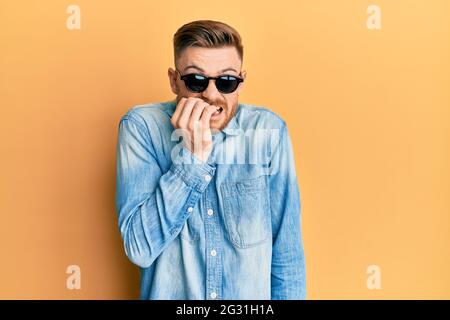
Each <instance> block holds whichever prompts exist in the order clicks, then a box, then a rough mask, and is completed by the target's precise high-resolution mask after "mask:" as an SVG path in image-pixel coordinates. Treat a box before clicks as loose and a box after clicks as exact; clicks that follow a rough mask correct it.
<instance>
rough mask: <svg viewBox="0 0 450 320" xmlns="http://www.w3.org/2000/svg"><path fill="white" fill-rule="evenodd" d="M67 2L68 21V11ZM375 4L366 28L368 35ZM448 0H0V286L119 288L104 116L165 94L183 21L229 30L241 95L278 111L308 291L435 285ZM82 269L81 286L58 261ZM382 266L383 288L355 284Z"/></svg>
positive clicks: (378, 294) (444, 254) (123, 279)
mask: <svg viewBox="0 0 450 320" xmlns="http://www.w3.org/2000/svg"><path fill="white" fill-rule="evenodd" d="M70 4H76V5H79V6H80V9H81V30H73V31H71V30H68V29H67V28H66V19H67V18H68V17H69V14H67V13H66V9H67V7H68V6H69V5H70ZM370 4H376V5H379V6H380V8H381V10H382V28H381V30H368V29H367V27H366V20H367V17H368V14H367V13H366V10H367V7H368V6H369V5H370ZM449 12H450V2H449V1H446V0H441V1H439V0H432V1H428V0H427V1H425V0H420V1H419V0H414V1H413V0H408V1H406V0H404V1H387V0H377V1H374V2H372V1H362V0H359V1H358V0H345V1H332V0H330V1H323V0H321V1H318V0H314V1H294V0H292V1H261V0H259V1H236V0H228V1H221V2H214V1H188V2H186V1H150V0H148V1H144V0H141V1H136V0H132V1H103V0H102V1H100V0H96V1H88V0H77V1H75V0H74V1H42V0H39V1H38V0H29V1H23V0H22V1H16V0H14V1H13V0H10V1H7V0H1V1H0V45H1V50H0V103H1V114H0V119H1V120H0V123H1V125H0V141H1V149H0V150H1V151H0V154H1V158H0V159H1V160H0V161H1V165H0V214H1V223H0V254H1V262H0V298H7V299H9V298H25V299H29V298H42V299H47V298H51V299H54V298H62V299H82V298H83V299H84V298H97V299H109V298H119V299H122V298H123V299H130V298H131V299H132V298H137V297H138V295H139V272H138V269H137V267H134V266H133V265H132V264H131V263H130V262H128V260H127V258H126V257H125V255H124V252H123V245H122V241H121V239H120V235H119V231H118V228H117V220H116V214H115V211H114V188H115V148H116V142H117V141H116V138H117V129H118V126H117V125H118V120H119V119H120V117H121V115H123V114H124V113H125V112H126V110H128V109H129V108H130V107H131V106H133V105H136V104H142V103H148V102H156V101H165V100H169V99H172V98H173V95H172V93H171V91H170V89H169V82H168V79H167V75H166V73H167V68H168V67H170V66H172V65H173V62H172V61H173V60H172V58H173V57H172V42H171V41H172V36H173V34H174V33H175V31H176V30H177V28H178V27H180V26H181V25H182V24H184V23H187V22H189V21H192V20H197V19H214V20H220V21H224V22H226V23H229V24H230V25H232V26H234V27H235V28H236V29H237V30H238V31H239V32H240V33H241V36H242V37H243V41H244V50H245V52H244V68H245V69H246V70H247V72H248V78H247V81H246V84H245V89H244V92H243V95H242V96H241V102H246V103H253V104H259V105H263V106H266V107H268V108H270V109H272V110H274V111H275V112H277V113H278V114H280V115H281V116H282V117H283V118H284V119H286V120H287V123H288V127H289V130H290V134H291V137H292V140H293V143H294V149H295V155H296V163H297V171H298V177H299V183H300V189H301V200H302V212H303V217H302V219H303V237H304V242H305V252H306V259H307V291H308V298H310V299H330V298H343V299H347V298H357V299H359V298H361V299H372V298H373V299H380V298H387V299H392V298H426V299H431V298H447V299H448V298H450V272H449V271H450V250H449V244H450V236H449V231H448V230H449V229H450V228H449V226H450V197H449V196H450V194H449V193H450V191H449V190H450V170H449V169H450V157H449V155H450V152H449V150H450V146H449V137H450V112H449V109H450V90H449V89H450V20H449V17H448V13H449ZM72 264H76V265H79V266H80V267H81V290H68V289H67V288H66V279H67V277H68V274H66V268H67V266H69V265H72ZM372 264H375V265H378V266H380V268H381V283H382V288H381V290H369V289H368V288H367V286H366V280H367V277H368V275H367V274H366V268H367V267H368V266H369V265H372Z"/></svg>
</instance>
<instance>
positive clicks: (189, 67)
mask: <svg viewBox="0 0 450 320" xmlns="http://www.w3.org/2000/svg"><path fill="white" fill-rule="evenodd" d="M191 68H192V69H197V70H198V71H201V72H205V70H203V69H202V68H200V67H198V66H196V65H195V64H192V65H189V66H187V67H186V68H184V71H186V70H187V69H191ZM226 71H234V72H236V73H238V72H237V71H236V69H234V68H225V69H223V70H221V71H220V72H221V73H222V72H226Z"/></svg>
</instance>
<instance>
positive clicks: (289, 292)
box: [116, 101, 306, 300]
mask: <svg viewBox="0 0 450 320" xmlns="http://www.w3.org/2000/svg"><path fill="white" fill-rule="evenodd" d="M175 106H176V105H175V101H166V102H162V103H152V104H146V105H138V106H135V107H133V108H131V109H130V110H128V112H127V113H126V114H125V115H124V116H123V117H122V118H121V120H120V123H119V125H118V127H119V128H118V129H119V132H118V144H117V177H116V178H117V181H116V211H117V215H118V223H119V229H120V233H121V236H122V239H123V242H124V249H125V253H126V255H127V256H128V258H129V259H130V260H131V261H132V262H133V263H134V264H136V265H138V266H139V267H140V271H141V294H140V298H141V299H211V300H214V299H229V300H231V299H249V300H256V299H261V300H267V299H304V298H305V297H306V282H305V259H304V251H303V242H302V235H301V214H300V213H301V209H300V208H301V206H300V192H299V187H298V183H297V177H296V172H295V163H294V157H293V150H292V145H291V140H290V137H289V134H288V131H287V127H286V123H285V122H284V121H283V120H282V119H281V118H280V117H279V116H277V115H276V114H275V113H273V112H272V111H269V110H268V109H265V108H262V107H258V106H254V105H249V104H242V103H241V104H239V105H238V109H237V112H236V114H235V116H234V117H233V118H232V120H231V121H230V122H229V123H228V125H227V127H226V128H225V129H223V130H222V131H220V132H218V133H217V134H214V135H213V151H212V153H211V155H210V157H209V159H208V161H207V162H205V163H201V162H199V161H195V160H198V159H197V158H196V157H195V156H193V154H192V153H191V152H190V151H189V150H188V149H186V148H184V147H183V145H182V143H181V142H180V139H179V136H178V135H177V134H175V133H176V130H174V128H173V126H172V125H171V123H170V118H171V116H172V114H173V112H174V110H175Z"/></svg>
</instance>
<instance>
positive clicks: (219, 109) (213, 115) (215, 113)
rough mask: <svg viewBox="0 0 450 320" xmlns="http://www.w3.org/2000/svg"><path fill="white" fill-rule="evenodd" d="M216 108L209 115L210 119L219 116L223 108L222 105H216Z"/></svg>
mask: <svg viewBox="0 0 450 320" xmlns="http://www.w3.org/2000/svg"><path fill="white" fill-rule="evenodd" d="M216 110H217V111H216V112H214V113H213V114H212V115H211V119H216V118H218V117H220V116H221V114H222V111H223V108H222V107H217V109H216Z"/></svg>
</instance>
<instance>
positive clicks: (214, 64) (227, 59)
mask: <svg viewBox="0 0 450 320" xmlns="http://www.w3.org/2000/svg"><path fill="white" fill-rule="evenodd" d="M190 65H196V66H198V67H200V68H201V69H203V70H205V71H206V72H208V73H211V74H214V73H217V72H219V71H220V70H224V69H226V68H234V69H235V70H238V71H239V70H240V68H241V59H240V58H239V54H238V52H237V50H236V48H235V47H222V48H200V47H189V48H186V49H184V50H183V51H182V53H181V56H180V57H179V59H178V67H179V68H180V69H181V70H183V68H185V67H187V66H190Z"/></svg>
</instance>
